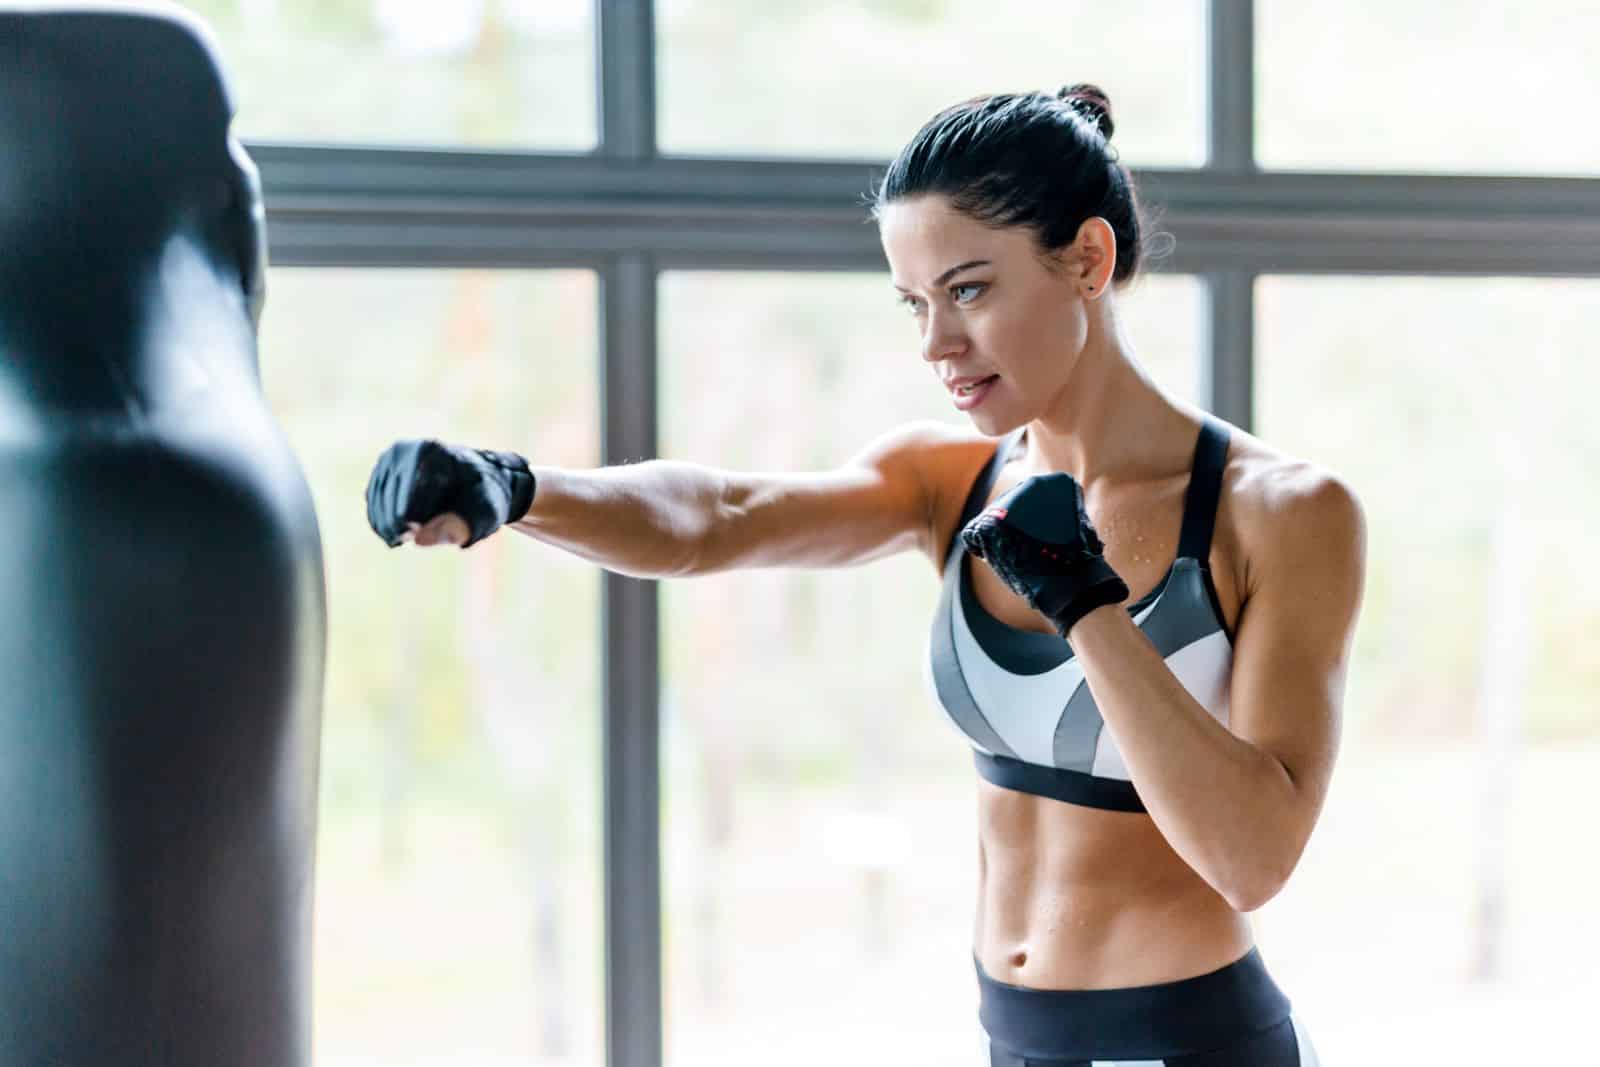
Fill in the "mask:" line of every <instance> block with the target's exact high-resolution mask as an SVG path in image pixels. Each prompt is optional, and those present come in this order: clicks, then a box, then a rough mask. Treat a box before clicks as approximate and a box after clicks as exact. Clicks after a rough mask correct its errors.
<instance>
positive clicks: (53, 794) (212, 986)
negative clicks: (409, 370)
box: [0, 0, 326, 1067]
mask: <svg viewBox="0 0 1600 1067" xmlns="http://www.w3.org/2000/svg"><path fill="white" fill-rule="evenodd" d="M232 111H233V105H232V102H231V99H230V96H229V91H228V88H227V86H226V85H225V83H224V81H223V78H222V75H221V73H220V70H219V67H218V63H217V56H216V52H215V49H214V47H213V45H212V43H211V41H210V39H209V36H208V34H207V31H206V30H205V29H204V28H203V27H202V26H200V25H199V24H198V23H196V22H195V21H194V20H193V19H192V18H191V17H189V16H187V15H185V14H184V13H182V12H181V11H180V10H179V9H177V8H176V7H174V6H172V5H158V4H146V5H119V6H115V7H113V6H111V5H106V6H105V7H104V8H102V9H92V8H91V9H84V8H82V7H81V6H80V7H78V8H75V9H69V8H65V7H61V8H55V9H52V7H51V5H49V4H37V3H36V4H7V3H5V2H4V0H0V603H3V605H4V616H3V619H0V1067H45V1065H51V1067H54V1065H58V1064H59V1065H70V1067H99V1065H107V1067H110V1065H117V1067H133V1065H152V1067H154V1065H157V1064H160V1065H163V1067H179V1065H183V1067H189V1065H193V1067H200V1065H202V1064H203V1065H206V1067H244V1065H250V1067H288V1065H296V1067H300V1065H308V1064H309V1063H310V1059H311V1055H310V1046H311V1040H310V1038H311V1027H310V1014H311V1010H310V1009H311V1003H310V993H311V974H310V960H311V957H310V947H311V901H312V895H311V890H312V858H313V842H314V836H315V819H316V779H317V745H318V735H319V728H320V717H321V700H322V678H323V661H324V655H325V648H326V597H325V584H324V578H323V569H322V549H321V543H320V540H319V535H318V532H317V523H316V518H315V515H314V512H313V510H312V502H311V496H310V492H309V490H308V487H307V485H306V482H305V478H304V476H303V474H302V472H301V470H300V468H299V466H298V464H297V463H296V461H295V459H294V456H293V455H292V454H291V452H290V449H289V447H288V445H287V443H286V441H285V439H284V436H283V434H282V432H281V430H280V428H279V427H278V426H277V424H276V423H275V421H274V420H273V418H272V415H271V413H270V412H269V411H268V409H267V406H266V403H265V401H264V399H263V396H262V392H261V383H260V376H259V371H258V368H257V363H256V349H255V326H256V321H257V317H258V315H259V311H260V307H261V298H262V293H263V264H264V248H263V236H264V229H263V213H262V209H261V203H260V195H259V191H258V182H257V179H256V174H255V170H254V167H253V165H252V164H251V162H250V160H249V159H248V158H247V157H246V155H245V154H244V152H243V150H242V148H241V147H240V145H239V144H238V143H237V142H236V141H234V140H233V139H232V138H231V137H230V135H229V123H230V120H231V117H232Z"/></svg>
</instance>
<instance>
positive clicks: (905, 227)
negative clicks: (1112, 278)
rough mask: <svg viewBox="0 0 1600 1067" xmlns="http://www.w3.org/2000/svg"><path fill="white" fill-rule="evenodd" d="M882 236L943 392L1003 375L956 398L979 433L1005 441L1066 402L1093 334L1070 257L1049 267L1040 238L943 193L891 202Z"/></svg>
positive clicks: (881, 226)
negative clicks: (964, 207)
mask: <svg viewBox="0 0 1600 1067" xmlns="http://www.w3.org/2000/svg"><path fill="white" fill-rule="evenodd" d="M878 233H879V237H880V239H881V240H882V242H883V250H884V253H885V255H887V257H888V259H889V271H890V276H891V278H890V280H891V282H892V283H893V285H894V287H895V289H896V290H897V291H898V294H899V297H900V299H901V301H902V302H903V303H904V304H905V305H906V309H907V311H908V312H909V313H910V314H911V316H912V317H913V318H914V319H915V321H916V324H917V330H918V331H919V332H920V334H921V335H922V358H923V360H924V361H926V363H927V364H928V366H929V368H930V369H931V370H932V371H933V372H934V374H935V375H937V376H938V378H939V380H940V383H941V384H940V387H941V388H945V389H950V384H949V383H951V382H953V381H955V380H957V379H970V378H974V377H977V378H984V377H989V376H991V375H997V376H998V377H997V378H995V380H994V381H993V382H991V383H989V384H987V385H981V386H979V388H978V390H977V392H975V393H973V394H971V395H970V396H967V397H962V396H960V395H959V394H958V393H956V392H954V391H951V394H950V395H951V401H952V403H954V404H955V405H956V407H957V408H958V409H959V410H965V411H966V412H967V414H968V417H969V418H971V419H972V421H973V423H974V424H975V425H976V426H977V428H978V429H979V430H981V431H982V432H983V433H985V434H988V435H990V436H999V435H1001V434H1005V433H1008V432H1010V431H1011V430H1012V429H1014V428H1016V427H1018V426H1021V425H1023V424H1024V423H1027V422H1030V421H1032V420H1033V419H1035V418H1037V417H1038V416H1039V415H1040V414H1042V413H1043V412H1045V411H1047V410H1050V409H1051V408H1053V407H1054V406H1055V405H1056V403H1057V400H1058V398H1059V397H1060V395H1061V393H1062V390H1063V389H1064V388H1065V387H1066V383H1067V379H1068V378H1069V377H1070V376H1071V374H1072V369H1073V367H1074V366H1075V365H1076V363H1077V359H1078V354H1079V353H1080V352H1082V351H1083V346H1084V341H1085V338H1086V337H1087V336H1088V317H1087V314H1086V312H1085V307H1084V302H1083V299H1082V294H1081V293H1080V291H1079V288H1078V284H1079V283H1078V281H1076V280H1075V279H1076V278H1077V272H1076V271H1075V270H1072V269H1068V265H1070V264H1071V263H1072V258H1071V256H1070V253H1069V258H1068V259H1067V262H1066V264H1064V265H1063V266H1062V267H1061V268H1059V269H1055V270H1052V269H1050V268H1047V267H1046V266H1045V264H1044V262H1043V261H1042V260H1041V259H1040V257H1039V252H1038V247H1037V244H1036V243H1035V240H1034V237H1033V234H1032V233H1031V232H1029V231H1028V230H1025V229H1022V228H1020V227H1015V226H1006V227H999V228H993V227H989V226H985V225H983V224H982V223H979V222H977V221H975V220H973V219H971V218H969V217H968V216H966V215H963V214H962V213H961V212H959V211H956V210H955V209H954V208H953V207H951V205H950V201H949V200H948V199H947V198H946V197H943V196H919V197H913V198H910V199H907V200H899V201H895V202H893V203H891V204H889V205H888V206H887V207H886V208H884V209H883V211H882V212H880V214H879V223H878ZM974 403H975V405H976V406H972V405H973V404H974Z"/></svg>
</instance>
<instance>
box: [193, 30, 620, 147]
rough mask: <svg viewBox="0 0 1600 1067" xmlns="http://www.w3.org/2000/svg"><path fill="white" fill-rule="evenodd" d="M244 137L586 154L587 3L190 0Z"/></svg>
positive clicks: (590, 40)
mask: <svg viewBox="0 0 1600 1067" xmlns="http://www.w3.org/2000/svg"><path fill="white" fill-rule="evenodd" d="M183 6H185V7H188V8H190V9H191V10H193V11H194V12H195V13H196V14H198V15H200V16H202V17H203V18H204V19H205V20H206V21H207V22H209V23H210V24H211V27H212V29H213V30H215V31H216V34H217V36H218V38H219V40H220V43H221V50H222V60H223V64H224V66H225V67H226V69H227V71H228V74H229V77H230V78H231V80H232V82H233V86H234V91H235V94H236V96H237V99H236V105H237V107H238V117H237V119H236V121H235V124H234V132H235V133H236V134H238V135H239V136H241V137H244V138H247V139H252V140H267V141H311V142H350V143H359V144H385V145H433V144H438V145H450V146H473V147H515V148H540V149H557V150H575V151H584V150H588V149H591V148H593V147H594V146H595V144H596V143H597V142H598V134H597V130H598V129H599V125H598V122H597V120H596V118H595V88H594V86H595V67H594V55H595V47H594V18H593V14H592V9H593V7H594V5H593V4H592V3H591V2H590V0H455V2H452V3H448V4H440V3H429V2H427V0H337V2H331V0H185V2H184V5H183Z"/></svg>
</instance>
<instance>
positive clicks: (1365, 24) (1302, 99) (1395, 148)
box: [1256, 0, 1600, 174]
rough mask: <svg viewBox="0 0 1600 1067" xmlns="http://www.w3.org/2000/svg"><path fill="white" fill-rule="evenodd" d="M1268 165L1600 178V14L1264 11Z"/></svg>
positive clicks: (1470, 7) (1376, 4) (1386, 2)
mask: <svg viewBox="0 0 1600 1067" xmlns="http://www.w3.org/2000/svg"><path fill="white" fill-rule="evenodd" d="M1256 12H1257V17H1256V21H1257V26H1256V69H1257V78H1258V82H1259V85H1258V91H1257V101H1258V103H1257V109H1258V113H1259V119H1258V130H1259V137H1260V144H1259V146H1258V155H1259V158H1260V159H1261V162H1262V165H1264V166H1267V167H1283V168H1293V169H1308V170H1373V171H1453V172H1465V173H1475V172H1476V173H1493V174H1597V173H1600V137H1597V136H1596V135H1595V130H1594V119H1593V115H1592V114H1591V112H1592V105H1593V102H1594V101H1595V100H1596V99H1597V98H1600V65H1597V64H1596V63H1595V61H1594V54H1593V52H1592V50H1591V49H1590V48H1589V47H1586V45H1587V44H1589V43H1591V42H1594V41H1596V40H1600V5H1596V4H1594V3H1592V2H1590V0H1529V2H1528V3H1521V4H1504V3H1500V2H1498V0H1460V2H1459V3H1453V4H1451V5H1450V6H1449V9H1448V12H1447V13H1446V12H1445V11H1443V10H1442V9H1441V8H1439V7H1438V6H1437V5H1434V4H1426V3H1416V2H1411V3H1395V2H1394V0H1346V2H1344V3H1338V4H1307V3H1303V2H1301V0H1257V3H1256Z"/></svg>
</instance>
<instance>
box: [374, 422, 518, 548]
mask: <svg viewBox="0 0 1600 1067" xmlns="http://www.w3.org/2000/svg"><path fill="white" fill-rule="evenodd" d="M534 488H535V482H534V476H533V472H532V471H530V470H529V469H528V461H527V460H525V459H523V458H522V457H521V456H519V455H517V453H515V452H492V451H489V450H488V449H483V448H466V447H463V446H460V445H449V444H444V443H443V442H440V441H433V440H423V441H418V440H411V441H396V442H395V443H394V444H392V445H390V446H389V448H388V449H386V450H385V451H384V453H383V455H381V456H379V457H378V462H377V464H376V465H374V466H373V468H372V476H371V478H369V479H368V481H367V522H368V523H369V524H370V525H371V526H372V531H373V532H374V533H376V534H377V535H378V536H379V537H381V538H383V540H384V543H385V544H387V545H388V546H389V547H390V548H393V547H395V546H396V545H399V544H400V543H401V540H400V539H401V536H402V535H403V534H404V533H405V532H406V524H407V523H412V522H415V523H423V524H425V523H427V522H429V521H430V520H432V519H435V518H437V517H438V516H440V515H443V514H445V513H447V512H448V513H454V514H456V515H459V516H461V519H462V521H464V522H465V523H466V524H467V528H468V530H469V531H470V534H471V536H470V537H469V538H468V540H467V542H466V544H464V545H462V546H461V547H462V548H470V547H471V546H473V545H475V544H477V543H478V542H479V541H482V540H483V539H484V538H485V537H488V536H489V535H490V534H492V533H494V532H495V531H496V530H498V529H499V528H500V527H501V526H504V525H505V524H506V523H510V522H516V521H517V520H518V519H520V518H522V516H524V515H526V514H527V513H528V509H529V508H530V507H532V506H533V494H534Z"/></svg>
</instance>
